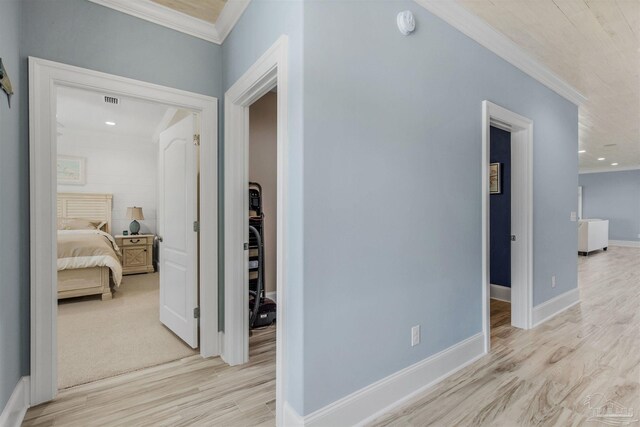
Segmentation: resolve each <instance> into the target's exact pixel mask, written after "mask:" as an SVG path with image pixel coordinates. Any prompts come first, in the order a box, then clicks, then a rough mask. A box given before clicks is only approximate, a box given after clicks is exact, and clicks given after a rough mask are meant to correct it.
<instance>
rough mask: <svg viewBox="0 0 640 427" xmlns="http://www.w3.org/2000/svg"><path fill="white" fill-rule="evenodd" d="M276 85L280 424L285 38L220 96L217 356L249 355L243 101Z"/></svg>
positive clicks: (240, 359)
mask: <svg viewBox="0 0 640 427" xmlns="http://www.w3.org/2000/svg"><path fill="white" fill-rule="evenodd" d="M275 86H277V87H278V101H277V122H278V123H277V166H276V167H277V211H278V215H277V237H276V240H277V254H276V258H277V259H276V266H277V272H276V292H277V300H278V305H277V313H276V316H277V319H278V321H277V323H276V423H277V425H281V420H282V408H283V403H284V391H283V384H284V375H285V371H284V368H285V366H286V365H285V363H284V361H285V360H286V354H285V351H284V346H283V337H284V336H286V334H285V332H284V331H285V328H286V325H287V323H286V316H285V309H286V300H285V298H286V291H285V286H286V280H285V279H286V274H285V272H286V259H285V253H286V251H285V242H286V230H287V228H286V224H287V219H286V218H287V194H288V193H287V187H288V181H287V173H286V172H287V168H288V165H287V162H288V160H287V152H288V143H289V142H288V132H287V130H288V109H287V100H288V38H287V36H281V37H280V38H279V39H278V40H277V41H276V42H275V44H274V45H273V46H271V47H270V48H269V50H267V51H266V52H265V53H264V54H263V55H262V56H261V57H260V59H258V61H256V63H255V64H253V65H252V66H251V68H250V69H249V70H248V71H247V72H246V73H245V74H244V75H243V76H242V77H241V78H240V79H239V80H238V81H237V82H236V83H235V84H234V85H233V86H232V87H231V88H230V89H229V90H228V91H227V93H226V94H225V98H224V112H225V114H224V131H225V138H224V169H225V172H224V174H225V175H224V176H225V181H224V193H225V194H224V200H225V211H224V212H225V219H224V230H225V243H224V247H225V251H224V252H225V263H224V265H225V279H224V300H225V301H224V303H225V304H224V306H225V314H224V318H225V327H224V329H225V331H224V339H223V342H224V345H223V352H222V358H223V360H224V361H225V362H227V363H229V364H230V365H237V364H241V363H246V362H247V361H248V360H249V289H248V286H249V285H248V277H247V267H248V252H247V251H245V250H244V244H245V242H248V228H249V216H248V208H249V207H248V199H249V106H250V105H251V104H253V103H254V102H255V101H256V100H258V99H259V98H260V97H261V96H263V95H264V94H265V93H267V92H268V91H270V90H271V89H273V88H274V87H275Z"/></svg>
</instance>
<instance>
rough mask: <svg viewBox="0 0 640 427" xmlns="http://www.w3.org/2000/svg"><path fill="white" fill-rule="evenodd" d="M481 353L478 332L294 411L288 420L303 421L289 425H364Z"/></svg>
mask: <svg viewBox="0 0 640 427" xmlns="http://www.w3.org/2000/svg"><path fill="white" fill-rule="evenodd" d="M484 354H485V352H484V336H483V334H482V333H479V334H476V335H474V336H472V337H470V338H467V339H465V340H463V341H461V342H459V343H457V344H455V345H453V346H451V347H449V348H447V349H445V350H443V351H441V352H439V353H436V354H434V355H432V356H430V357H427V358H426V359H424V360H422V361H420V362H418V363H415V364H413V365H411V366H408V367H406V368H404V369H402V370H400V371H398V372H396V373H394V374H391V375H389V376H388V377H386V378H383V379H381V380H379V381H376V382H375V383H373V384H370V385H368V386H366V387H364V388H362V389H360V390H358V391H356V392H354V393H351V394H350V395H348V396H345V397H343V398H342V399H339V400H337V401H335V402H333V403H331V404H329V405H327V406H325V407H324V408H321V409H319V410H317V411H315V412H313V413H311V414H309V415H307V416H305V417H300V416H299V415H297V414H296V413H295V412H294V416H290V417H289V419H292V420H294V421H295V420H299V419H302V420H303V424H295V423H293V425H304V426H347V425H349V426H351V425H356V426H360V425H364V424H367V423H370V422H371V421H373V420H375V419H376V418H378V417H379V416H381V415H383V414H385V413H387V412H389V411H392V410H393V409H395V408H397V407H398V406H400V405H402V404H404V403H405V402H407V401H408V400H410V399H412V398H414V397H415V396H416V395H418V394H421V393H425V392H426V391H427V390H428V389H429V388H431V387H433V386H435V385H436V384H438V383H439V382H441V381H443V380H444V379H446V378H447V377H449V376H450V375H453V374H454V373H455V372H457V371H459V370H460V369H462V368H464V367H466V366H468V365H470V364H472V363H473V362H475V361H476V360H478V359H479V358H481V357H482V356H483V355H484ZM289 409H291V408H289ZM291 410H292V409H291ZM285 425H288V424H285Z"/></svg>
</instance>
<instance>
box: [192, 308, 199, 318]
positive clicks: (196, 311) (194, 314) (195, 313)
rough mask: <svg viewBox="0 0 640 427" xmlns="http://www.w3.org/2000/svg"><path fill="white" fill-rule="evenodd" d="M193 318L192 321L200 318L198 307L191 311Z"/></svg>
mask: <svg viewBox="0 0 640 427" xmlns="http://www.w3.org/2000/svg"><path fill="white" fill-rule="evenodd" d="M193 318H194V319H199V318H200V307H196V308H194V309H193Z"/></svg>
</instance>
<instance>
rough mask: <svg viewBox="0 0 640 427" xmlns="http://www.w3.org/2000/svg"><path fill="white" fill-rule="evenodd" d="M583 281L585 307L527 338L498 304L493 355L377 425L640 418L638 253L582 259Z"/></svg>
mask: <svg viewBox="0 0 640 427" xmlns="http://www.w3.org/2000/svg"><path fill="white" fill-rule="evenodd" d="M578 275H579V286H580V299H581V303H580V304H579V305H577V306H574V307H573V308H571V309H569V310H567V311H565V312H564V313H562V314H560V315H558V316H556V317H554V318H553V319H551V320H549V321H548V322H546V323H544V324H543V325H541V326H539V327H537V328H535V329H532V330H529V331H524V330H521V329H516V328H512V327H511V326H510V325H509V320H508V317H507V316H508V315H507V313H508V312H507V308H508V307H507V306H508V304H507V305H505V304H504V303H500V302H499V301H493V304H492V307H491V312H492V319H491V326H492V331H491V345H492V350H491V354H489V355H488V356H486V357H484V358H483V359H481V360H479V361H478V362H476V363H474V364H473V365H471V366H469V367H467V368H465V369H463V370H461V371H459V372H458V373H456V374H454V375H453V376H452V377H450V378H449V379H447V380H446V381H444V382H442V383H440V384H439V385H438V386H436V387H435V388H434V389H432V390H431V391H430V392H428V393H425V394H423V395H421V396H418V397H416V398H415V399H413V400H412V401H411V402H408V403H407V404H406V405H404V406H403V407H402V408H400V409H398V410H396V411H393V412H391V413H389V414H386V415H385V416H383V417H381V418H379V419H378V420H376V421H375V422H373V423H372V425H373V426H389V425H391V426H429V425H433V426H454V425H455V426H478V425H487V426H488V425H490V426H539V425H543V426H574V425H586V426H599V425H600V426H604V425H605V424H604V423H600V422H593V421H589V420H588V418H589V417H590V416H591V410H590V408H597V407H599V406H601V405H603V404H605V402H606V400H607V399H611V400H612V401H614V402H617V403H619V404H620V405H623V406H624V407H626V408H633V409H634V414H635V417H634V418H633V419H638V418H640V249H637V248H621V247H610V248H609V250H608V251H607V252H599V253H595V254H593V255H590V256H589V257H588V258H585V257H580V259H579V264H578ZM589 396H591V399H590V400H588V398H589ZM589 405H591V406H589ZM609 425H623V424H609ZM632 425H640V424H637V423H633V424H632Z"/></svg>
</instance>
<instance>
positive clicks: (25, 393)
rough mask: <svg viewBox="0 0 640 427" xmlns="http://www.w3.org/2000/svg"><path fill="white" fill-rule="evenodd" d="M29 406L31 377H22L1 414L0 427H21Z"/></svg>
mask: <svg viewBox="0 0 640 427" xmlns="http://www.w3.org/2000/svg"><path fill="white" fill-rule="evenodd" d="M29 406H30V400H29V377H22V378H20V379H19V380H18V384H16V386H15V388H14V389H13V393H11V397H9V400H8V401H7V404H6V405H5V407H4V409H3V410H2V413H1V414H0V427H20V426H21V425H22V420H24V415H25V414H26V413H27V409H29Z"/></svg>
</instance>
